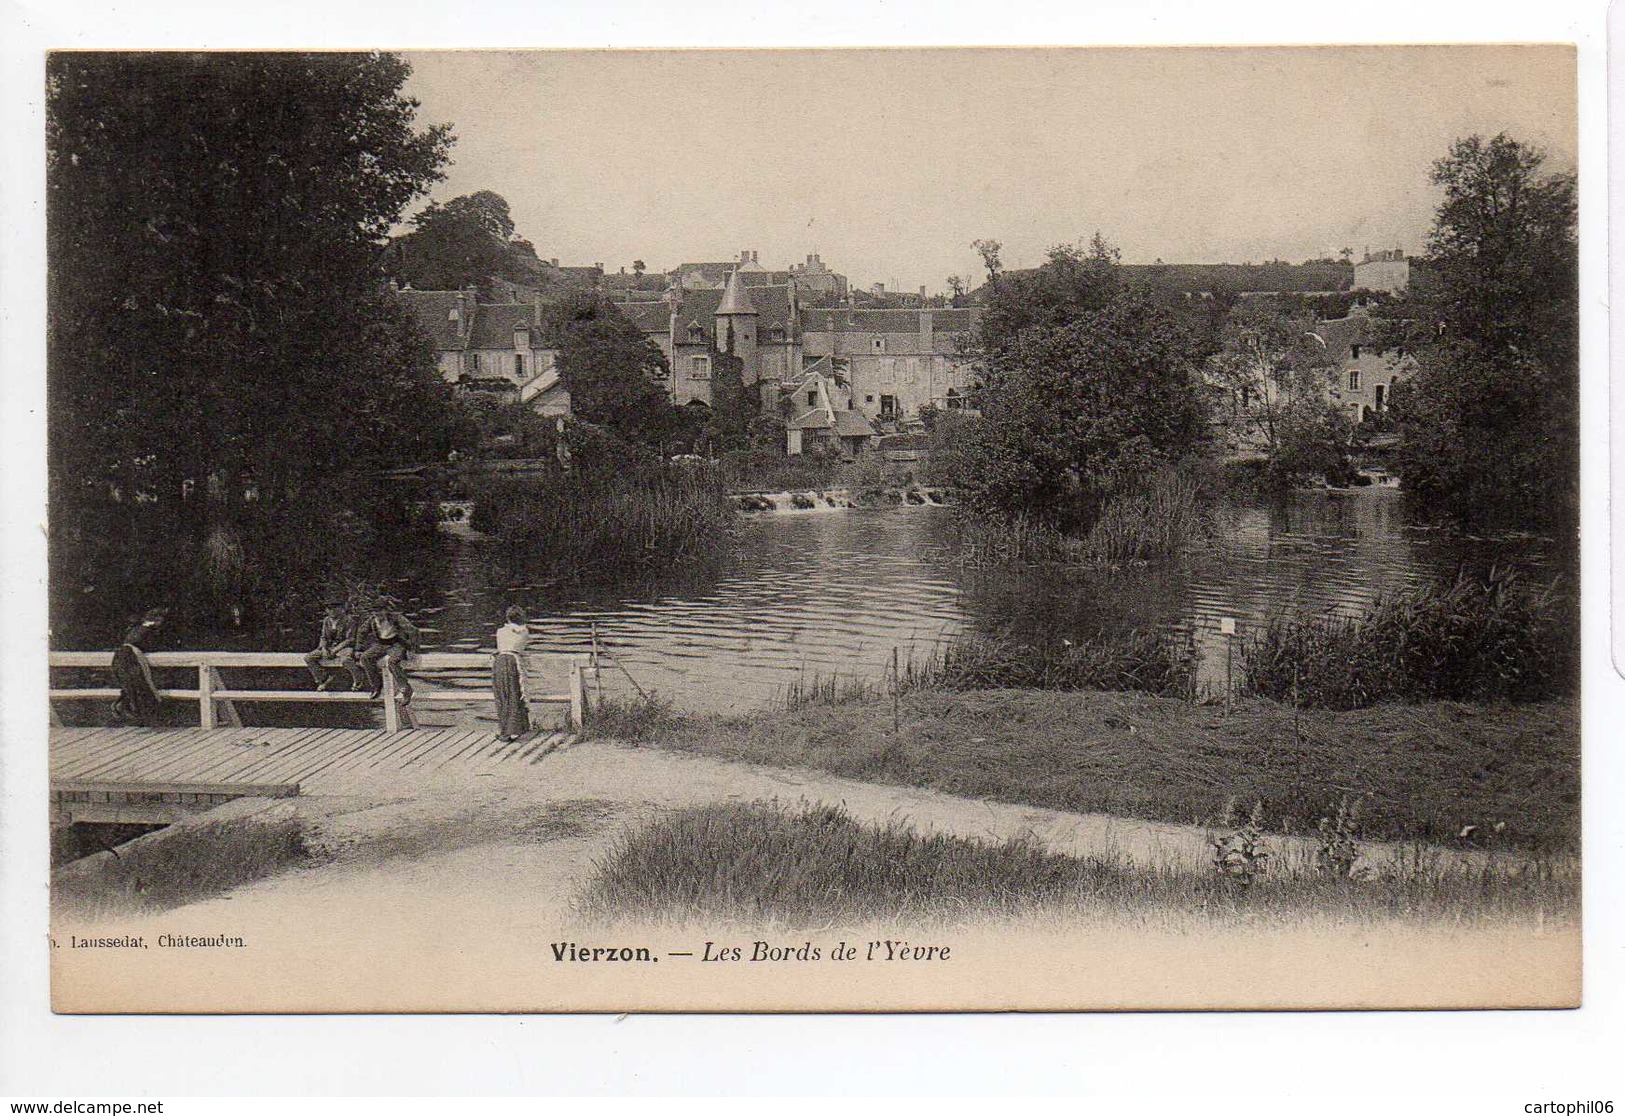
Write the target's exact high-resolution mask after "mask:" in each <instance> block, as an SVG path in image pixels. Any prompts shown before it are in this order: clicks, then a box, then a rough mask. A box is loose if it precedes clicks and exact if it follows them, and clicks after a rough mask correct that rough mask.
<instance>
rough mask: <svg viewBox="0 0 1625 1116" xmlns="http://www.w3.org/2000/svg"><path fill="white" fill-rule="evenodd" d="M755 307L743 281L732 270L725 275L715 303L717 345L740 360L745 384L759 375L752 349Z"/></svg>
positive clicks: (753, 344) (754, 352) (752, 381)
mask: <svg viewBox="0 0 1625 1116" xmlns="http://www.w3.org/2000/svg"><path fill="white" fill-rule="evenodd" d="M757 316H758V315H757V313H756V307H755V305H754V304H752V302H751V300H750V291H749V290H747V289H746V287H745V281H744V280H743V279H741V278H740V277H739V272H737V271H735V272H734V273H733V274H732V275H729V276H728V285H727V287H726V288H724V289H723V292H722V301H721V302H720V303H719V304H718V305H717V348H719V349H721V350H722V351H723V352H725V353H732V354H733V355H734V356H736V357H738V358H739V359H740V361H741V362H742V363H743V365H744V367H743V368H741V370H740V373H741V376H742V378H743V379H744V381H745V383H746V384H747V385H751V384H755V383H757V382H758V381H759V380H760V379H761V378H762V367H761V363H760V360H759V358H758V356H757V352H756V318H757Z"/></svg>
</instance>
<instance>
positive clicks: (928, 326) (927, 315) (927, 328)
mask: <svg viewBox="0 0 1625 1116" xmlns="http://www.w3.org/2000/svg"><path fill="white" fill-rule="evenodd" d="M920 290H921V291H922V292H923V291H924V290H925V288H924V287H921V288H920ZM933 329H934V325H933V323H932V321H931V311H929V310H921V311H920V348H921V349H923V350H924V351H925V352H928V353H929V352H930V351H931V335H932V332H933Z"/></svg>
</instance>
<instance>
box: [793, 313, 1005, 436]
mask: <svg viewBox="0 0 1625 1116" xmlns="http://www.w3.org/2000/svg"><path fill="white" fill-rule="evenodd" d="M979 314H980V310H979V309H977V308H972V307H964V308H957V309H925V308H915V309H901V310H897V309H894V310H858V309H853V308H850V307H835V308H830V309H812V310H808V311H806V312H805V313H803V315H802V348H803V353H804V356H805V358H806V359H807V360H809V361H811V360H817V359H819V358H820V357H830V358H831V359H833V360H834V361H835V362H836V363H837V365H844V367H845V369H846V372H847V376H848V377H849V381H850V383H851V385H852V396H853V403H854V409H855V410H857V411H859V412H860V413H862V414H863V415H864V416H865V417H866V418H868V419H869V420H871V421H872V422H908V421H909V420H911V419H914V418H917V417H918V416H919V413H920V408H921V407H923V406H925V405H926V404H931V405H934V406H936V407H938V408H958V407H962V406H964V405H965V402H966V397H967V396H968V395H969V393H970V392H971V391H972V389H973V388H974V387H975V383H976V378H975V373H974V370H973V369H972V367H971V363H970V361H969V360H968V359H967V358H966V357H964V356H963V355H962V354H961V348H962V345H961V339H962V338H963V337H964V336H965V335H967V334H969V333H970V332H971V331H972V330H974V329H975V328H976V322H977V317H978V315H979Z"/></svg>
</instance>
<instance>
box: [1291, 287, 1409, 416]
mask: <svg viewBox="0 0 1625 1116" xmlns="http://www.w3.org/2000/svg"><path fill="white" fill-rule="evenodd" d="M1307 342H1308V344H1309V346H1310V348H1309V354H1308V355H1310V356H1311V357H1318V358H1319V359H1318V361H1317V363H1321V364H1325V365H1329V367H1328V369H1327V377H1328V382H1327V385H1326V393H1327V399H1328V400H1329V401H1330V402H1331V403H1332V404H1334V405H1335V406H1337V407H1338V408H1340V409H1342V410H1343V411H1344V412H1345V413H1346V414H1347V415H1348V417H1349V419H1350V421H1352V422H1354V423H1357V424H1358V423H1362V422H1367V421H1370V420H1371V419H1377V418H1381V416H1382V415H1383V414H1384V413H1385V412H1386V411H1387V410H1388V405H1389V401H1390V400H1391V399H1392V396H1393V388H1394V385H1395V384H1396V383H1398V382H1399V381H1401V380H1403V379H1405V378H1406V377H1408V376H1410V375H1411V374H1412V373H1413V372H1414V371H1415V370H1416V360H1415V358H1414V357H1412V356H1411V355H1410V354H1409V353H1407V352H1406V351H1405V349H1404V347H1403V346H1401V347H1398V348H1394V349H1384V348H1383V347H1382V345H1381V343H1380V341H1379V340H1378V337H1377V331H1376V330H1375V329H1374V328H1373V326H1372V321H1371V315H1370V314H1369V313H1368V312H1367V311H1366V309H1365V308H1364V307H1362V306H1355V307H1353V308H1351V309H1350V310H1349V313H1348V315H1347V316H1346V317H1342V318H1332V319H1326V320H1322V321H1319V322H1316V323H1315V328H1314V330H1313V331H1312V332H1311V333H1310V334H1309V336H1308V338H1307Z"/></svg>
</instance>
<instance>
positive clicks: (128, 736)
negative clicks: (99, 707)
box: [72, 728, 198, 775]
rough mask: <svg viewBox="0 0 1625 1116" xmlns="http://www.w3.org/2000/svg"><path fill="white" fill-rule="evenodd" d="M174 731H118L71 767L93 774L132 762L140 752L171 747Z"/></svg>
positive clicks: (155, 751)
mask: <svg viewBox="0 0 1625 1116" xmlns="http://www.w3.org/2000/svg"><path fill="white" fill-rule="evenodd" d="M179 731H183V732H191V733H196V732H197V731H198V730H196V729H190V730H179ZM175 733H176V730H170V731H165V730H163V729H149V728H137V729H131V730H129V731H128V732H126V733H120V734H119V735H118V736H117V737H116V738H113V739H110V740H108V741H107V742H106V745H105V746H104V747H99V748H98V749H97V750H96V752H95V753H94V754H92V755H87V756H85V757H83V758H82V759H81V760H80V761H79V762H77V763H75V764H73V765H72V767H73V769H74V770H75V771H77V772H79V773H82V774H85V775H93V774H97V773H99V772H100V771H102V770H104V769H106V768H107V767H109V766H114V767H117V766H120V765H128V764H129V763H130V762H132V760H131V757H133V756H136V755H138V754H140V753H142V752H153V753H154V754H157V753H158V752H162V751H163V750H165V749H167V748H170V747H173V741H172V739H171V737H172V736H173V735H175Z"/></svg>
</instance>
